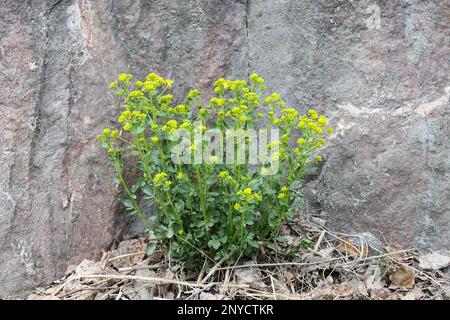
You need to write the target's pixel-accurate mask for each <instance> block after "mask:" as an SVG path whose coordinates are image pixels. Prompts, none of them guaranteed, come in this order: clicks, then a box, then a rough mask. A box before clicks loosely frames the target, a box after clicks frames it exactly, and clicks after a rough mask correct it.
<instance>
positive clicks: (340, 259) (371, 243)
mask: <svg viewBox="0 0 450 320" xmlns="http://www.w3.org/2000/svg"><path fill="white" fill-rule="evenodd" d="M282 236H283V239H284V240H283V241H281V242H280V243H278V244H277V245H276V246H274V249H273V251H269V250H262V252H263V254H262V257H261V258H260V260H259V261H239V263H238V264H236V265H235V266H230V267H227V266H222V265H221V263H219V264H217V265H215V266H214V265H209V266H207V265H205V266H204V270H202V271H201V272H199V273H197V274H188V273H187V272H186V271H185V270H184V268H183V266H181V265H173V263H171V261H170V259H168V258H167V257H166V255H165V254H164V252H163V251H161V250H159V251H158V250H157V251H154V252H153V253H152V254H151V255H147V253H146V246H147V242H148V240H146V239H144V238H139V239H132V240H126V241H123V242H121V243H119V244H118V245H117V246H116V248H114V249H112V250H111V251H109V252H105V253H104V254H103V257H102V259H101V260H100V261H91V260H83V261H82V262H81V263H80V264H79V265H76V266H70V267H69V268H68V270H67V273H66V275H65V276H64V277H63V278H61V279H60V280H58V281H55V282H54V283H52V284H51V285H50V286H48V287H46V288H39V289H37V290H36V291H35V292H33V293H32V294H30V295H29V296H28V299H33V300H42V299H53V300H149V299H160V300H166V299H188V300H198V299H200V300H230V299H277V300H291V299H292V300H293V299H303V300H355V299H357V300H360V299H364V300H431V299H437V300H441V299H450V292H449V289H450V281H449V280H450V276H449V275H450V272H449V262H448V255H445V254H443V253H431V254H427V255H423V254H420V253H419V251H417V250H401V249H400V248H398V247H395V246H392V245H391V246H381V242H379V241H377V239H376V238H375V237H374V236H373V235H372V234H369V233H363V234H356V235H348V234H340V233H334V232H331V231H330V230H328V229H326V227H325V226H324V225H323V224H320V225H319V224H317V223H308V222H307V221H306V222H305V221H304V220H300V219H298V220H295V221H293V222H292V223H290V224H287V225H285V226H283V232H282ZM281 250H282V251H283V252H285V253H288V254H287V255H281V254H277V252H280V251H281Z"/></svg>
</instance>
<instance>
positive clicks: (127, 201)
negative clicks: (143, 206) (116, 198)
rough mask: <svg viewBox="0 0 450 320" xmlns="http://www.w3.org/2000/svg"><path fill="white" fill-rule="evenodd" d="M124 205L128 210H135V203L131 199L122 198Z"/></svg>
mask: <svg viewBox="0 0 450 320" xmlns="http://www.w3.org/2000/svg"><path fill="white" fill-rule="evenodd" d="M122 203H123V205H124V206H125V208H127V209H128V210H132V209H134V206H133V201H131V199H130V198H122Z"/></svg>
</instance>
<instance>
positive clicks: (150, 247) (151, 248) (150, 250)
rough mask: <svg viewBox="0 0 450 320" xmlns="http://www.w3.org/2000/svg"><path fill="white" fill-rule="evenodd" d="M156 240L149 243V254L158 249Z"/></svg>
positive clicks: (147, 250)
mask: <svg viewBox="0 0 450 320" xmlns="http://www.w3.org/2000/svg"><path fill="white" fill-rule="evenodd" d="M156 245H157V243H156V241H150V242H149V243H147V247H146V248H145V252H146V253H147V255H149V256H150V255H152V254H153V252H155V249H156Z"/></svg>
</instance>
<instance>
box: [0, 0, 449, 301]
mask: <svg viewBox="0 0 450 320" xmlns="http://www.w3.org/2000/svg"><path fill="white" fill-rule="evenodd" d="M374 4H378V6H379V7H373V5H374ZM377 8H379V12H380V20H379V21H380V25H379V27H380V28H378V25H377V21H378V20H377V17H376V13H377ZM449 10H450V8H449V4H448V2H446V1H414V0H401V1H400V0H398V1H366V0H361V1H344V0H303V1H298V0H270V1H269V0H241V1H237V0H222V1H220V0H212V1H211V0H208V1H206V0H168V1H167V0H166V1H163V0H154V1H143V0H137V1H131V0H118V1H112V0H92V1H89V0H62V1H58V0H36V1H16V0H4V1H2V2H1V3H0V83H1V86H0V110H1V112H0V172H1V175H0V271H1V272H0V297H2V296H5V295H8V294H13V293H17V292H21V291H23V290H26V289H30V288H33V287H35V286H36V285H38V284H42V283H46V282H49V281H51V280H53V279H55V278H56V277H58V276H60V275H61V274H62V273H63V272H64V271H65V269H66V267H67V265H68V264H72V263H77V262H80V261H82V259H83V258H89V259H91V258H95V257H96V256H98V255H99V254H100V252H101V249H102V248H105V247H107V246H108V245H109V244H110V243H111V241H112V240H113V239H114V237H115V236H116V235H117V234H119V233H120V232H122V230H123V228H124V224H123V219H118V216H120V215H118V214H116V213H117V210H118V208H120V207H118V205H117V201H116V198H117V193H118V192H117V190H115V189H114V188H113V187H112V183H111V181H112V178H113V176H114V170H113V168H112V167H111V166H110V165H109V164H108V163H107V162H106V161H104V160H103V158H104V154H103V152H102V151H101V150H100V149H99V147H98V146H97V144H96V141H95V136H96V135H97V134H98V132H99V131H100V130H101V129H102V128H103V127H105V126H109V125H111V124H112V123H113V122H114V120H115V118H116V117H117V113H118V110H116V109H115V108H113V107H111V105H113V100H112V98H111V95H110V94H109V91H108V90H107V85H108V83H109V82H111V81H112V80H113V79H114V77H115V75H117V74H118V73H120V72H131V73H134V74H136V75H140V76H143V75H145V74H147V73H148V72H150V71H156V72H159V73H161V74H163V75H164V76H166V77H168V78H172V79H173V80H175V88H174V90H176V91H178V92H180V93H185V92H186V91H187V90H188V89H189V88H190V87H192V86H195V87H200V89H205V88H208V87H209V86H210V85H211V84H212V82H213V81H214V80H215V79H216V78H218V77H221V76H227V77H238V78H240V77H245V76H246V75H247V74H248V73H249V72H250V71H255V72H258V73H260V74H261V75H263V76H265V78H266V80H267V83H268V85H269V86H271V87H274V88H275V90H277V91H279V92H280V93H282V94H283V96H284V97H285V98H286V101H287V102H288V103H289V105H291V106H294V107H298V108H299V109H300V110H302V111H304V110H306V109H307V108H309V107H311V106H312V107H315V108H317V109H318V110H319V111H321V112H324V113H325V114H326V115H328V116H329V117H330V118H331V119H332V124H333V125H334V126H335V127H336V129H337V130H336V134H335V135H334V137H333V139H332V141H331V142H330V144H329V145H328V146H327V148H326V150H325V154H326V156H325V157H324V158H325V159H326V162H325V164H324V166H323V170H322V174H321V175H320V177H319V179H318V181H316V182H315V185H316V188H317V192H314V193H313V194H314V196H317V201H319V202H320V204H321V206H322V207H323V208H324V209H325V211H326V213H327V216H328V219H329V223H330V226H331V227H332V228H335V229H336V230H338V231H344V232H345V231H351V232H372V233H373V234H374V235H375V236H376V237H377V238H378V239H380V240H385V241H388V242H395V243H398V244H401V245H403V246H418V247H421V248H424V249H438V248H443V247H448V246H449V245H450V240H449V238H450V237H449V233H450V232H449V221H450V217H449V215H450V207H449V206H450V187H449V170H450V162H449V161H450V160H449V157H448V155H449V152H450V147H449V125H450V123H449V122H450V114H449V105H448V100H449V94H450V84H449V83H448V74H449V70H448V69H449V68H448V66H449V61H448V57H449V53H450V52H449V32H448V30H449V21H448V12H449ZM374 14H375V16H374ZM368 23H369V24H368ZM132 229H133V230H138V229H139V228H138V227H136V226H132Z"/></svg>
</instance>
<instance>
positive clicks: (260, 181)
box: [97, 73, 332, 266]
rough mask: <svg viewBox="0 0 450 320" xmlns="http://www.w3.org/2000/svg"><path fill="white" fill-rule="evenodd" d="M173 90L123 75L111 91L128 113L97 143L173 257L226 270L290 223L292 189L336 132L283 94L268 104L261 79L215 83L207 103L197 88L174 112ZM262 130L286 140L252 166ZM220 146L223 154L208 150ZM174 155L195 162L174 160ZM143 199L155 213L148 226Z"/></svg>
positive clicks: (155, 80) (262, 152) (130, 205)
mask: <svg viewBox="0 0 450 320" xmlns="http://www.w3.org/2000/svg"><path fill="white" fill-rule="evenodd" d="M171 85H172V81H171V80H167V79H164V78H163V77H161V76H159V75H157V74H155V73H150V74H149V75H148V76H147V77H146V79H145V81H135V82H134V81H133V76H132V75H130V74H120V75H119V76H118V79H117V81H115V82H113V83H111V85H110V87H111V89H113V90H114V91H115V94H116V95H117V96H118V97H119V100H120V105H121V108H122V109H123V112H122V114H121V115H120V117H119V119H118V125H119V127H120V128H118V129H110V128H106V129H104V130H103V132H102V133H101V134H100V135H99V136H98V137H97V138H98V140H99V141H100V143H101V145H102V146H103V147H104V148H106V149H107V151H108V154H109V159H110V160H111V161H112V162H113V163H114V165H115V168H116V170H117V174H118V182H120V184H121V185H122V187H123V189H124V191H125V193H126V197H125V198H124V200H123V203H124V205H125V207H126V208H127V209H128V210H129V211H131V212H133V213H135V214H137V215H138V216H139V217H140V218H141V219H142V220H143V221H144V222H145V223H146V226H147V228H148V230H149V232H150V234H151V235H155V236H156V238H157V239H159V240H162V242H163V243H164V244H165V245H166V246H167V248H168V250H170V253H171V255H172V257H173V258H175V259H178V260H181V261H183V262H185V263H187V264H188V265H191V266H195V265H196V264H197V263H198V262H199V261H201V260H199V258H202V256H207V257H209V258H210V259H211V260H213V261H217V260H219V259H224V260H225V261H226V262H227V263H232V262H234V261H235V260H236V259H237V258H238V257H240V256H241V255H245V256H255V255H257V254H258V253H259V248H260V246H264V245H266V244H269V243H272V242H273V241H275V239H276V237H277V234H278V231H279V229H280V226H281V224H282V222H283V221H284V220H285V219H290V218H292V216H293V210H291V204H292V203H293V200H294V199H293V194H294V191H295V190H297V189H298V188H299V186H300V182H301V178H302V176H303V174H304V172H305V170H307V169H308V167H309V166H311V165H314V164H315V163H316V162H320V161H321V157H320V156H317V155H316V149H318V148H321V147H322V145H323V144H324V142H325V140H324V136H325V135H326V134H328V133H331V132H332V129H331V127H329V126H328V121H327V119H326V118H325V117H324V116H323V115H318V114H317V112H316V111H314V110H309V111H308V112H307V113H306V114H304V115H299V114H298V112H297V110H295V109H294V108H289V107H287V106H286V104H285V102H284V101H283V100H282V99H281V97H280V95H279V94H278V93H272V94H270V95H265V96H264V91H266V89H267V88H266V86H265V85H264V79H263V78H261V77H260V76H258V75H257V74H251V75H250V78H249V81H244V80H225V79H223V78H221V79H218V80H217V81H216V82H215V83H214V93H215V95H214V97H213V98H211V99H210V100H209V102H208V103H204V101H205V99H202V96H201V92H200V91H199V90H191V91H189V93H188V94H187V96H186V98H185V99H184V101H183V103H182V104H178V105H174V104H173V96H172V95H171V94H168V93H167V91H168V90H169V87H171ZM263 96H264V97H263ZM264 125H265V128H264V129H263V130H262V131H260V133H261V132H263V133H266V134H267V135H268V134H269V133H271V132H273V131H274V130H277V131H276V132H278V133H279V134H278V137H279V139H272V140H271V141H270V142H269V143H268V144H265V145H264V147H263V148H261V147H260V148H259V153H258V156H257V157H256V158H255V152H254V149H251V147H250V145H251V142H252V141H254V139H255V138H256V137H255V136H254V135H253V136H252V135H248V132H250V130H252V129H254V128H260V129H261V128H263V127H264ZM207 128H208V129H211V128H214V129H216V130H219V132H221V133H224V137H225V139H221V138H220V137H219V138H218V140H214V141H213V140H212V139H205V137H204V136H203V135H205V134H206V133H207ZM267 135H266V137H267ZM199 136H201V137H202V138H201V139H200V140H199V139H197V138H198V137H199ZM240 138H242V139H243V140H241V142H242V141H244V149H241V150H244V151H243V152H241V161H240V162H239V161H238V160H236V159H237V158H238V157H239V152H240V151H239V147H240V145H239V143H235V139H238V142H239V139H240ZM224 140H226V143H229V141H232V147H231V149H227V150H228V151H231V153H232V157H228V154H227V161H225V163H224V158H223V154H222V153H223V152H222V153H221V152H220V151H223V149H225V147H226V143H225V142H224ZM180 141H181V142H182V143H181V142H180ZM214 145H215V146H216V147H217V146H219V148H218V149H214V150H213V151H211V150H212V149H211V147H212V146H214ZM182 146H184V149H183V148H182ZM260 146H261V145H260ZM174 150H175V151H177V150H178V151H177V152H178V155H181V156H182V157H184V159H189V161H187V162H186V161H184V162H180V161H174V160H173V159H174V153H176V152H174ZM180 150H181V152H180ZM206 151H208V152H209V153H208V152H206ZM126 155H129V156H132V157H135V158H136V159H137V168H138V169H139V172H140V175H139V177H138V179H137V180H136V181H134V184H132V185H129V184H128V183H127V181H126V180H125V179H124V174H125V172H126V170H128V169H130V168H129V167H130V163H125V161H124V159H125V156H126ZM192 157H193V158H192ZM126 158H127V159H129V158H130V157H126ZM177 159H178V160H179V158H177ZM192 159H193V160H194V161H192ZM229 160H231V161H229ZM229 162H233V163H231V164H230V163H229ZM141 197H143V198H144V199H145V200H148V201H152V203H155V204H156V205H157V208H158V210H157V212H155V213H154V214H153V216H152V219H151V220H150V221H149V220H147V219H146V215H145V214H144V211H143V209H142V206H141V205H140V199H141Z"/></svg>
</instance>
